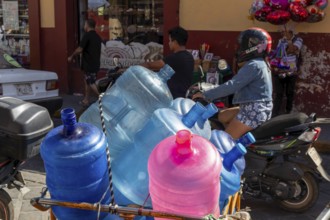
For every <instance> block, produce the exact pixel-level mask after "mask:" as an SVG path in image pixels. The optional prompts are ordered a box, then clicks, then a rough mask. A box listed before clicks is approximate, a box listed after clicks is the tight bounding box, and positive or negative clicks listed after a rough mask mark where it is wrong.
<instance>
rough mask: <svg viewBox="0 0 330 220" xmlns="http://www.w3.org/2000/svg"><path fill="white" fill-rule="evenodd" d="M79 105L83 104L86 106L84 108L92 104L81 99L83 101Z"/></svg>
mask: <svg viewBox="0 0 330 220" xmlns="http://www.w3.org/2000/svg"><path fill="white" fill-rule="evenodd" d="M79 105H81V106H82V107H84V108H87V107H88V106H89V105H90V104H89V103H86V102H84V101H83V100H81V101H79Z"/></svg>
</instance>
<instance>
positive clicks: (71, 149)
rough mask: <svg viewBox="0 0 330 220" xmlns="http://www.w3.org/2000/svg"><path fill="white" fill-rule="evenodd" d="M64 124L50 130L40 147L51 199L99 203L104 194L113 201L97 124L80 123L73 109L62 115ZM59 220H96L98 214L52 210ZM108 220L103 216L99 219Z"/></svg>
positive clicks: (105, 214) (60, 209) (56, 208)
mask: <svg viewBox="0 0 330 220" xmlns="http://www.w3.org/2000/svg"><path fill="white" fill-rule="evenodd" d="M61 117H62V121H63V125H62V126H59V127H57V128H54V129H53V130H51V131H50V132H49V133H48V134H47V136H46V137H45V139H44V141H43V142H42V144H41V150H40V153H41V157H42V159H43V160H44V164H45V169H46V184H47V187H48V189H49V192H50V195H51V198H52V199H54V200H64V201H71V202H88V203H97V202H100V201H101V198H102V196H103V195H104V194H105V197H104V200H103V201H101V202H102V203H104V204H108V203H109V202H110V194H109V192H108V191H107V187H108V186H109V175H108V169H107V158H106V138H105V136H104V134H103V132H102V131H100V130H99V129H98V128H96V127H95V126H94V125H90V124H86V123H77V121H76V115H75V113H74V110H73V109H70V108H68V109H63V110H62V112H61ZM52 211H53V212H54V214H55V216H56V218H57V219H59V220H63V219H70V220H71V219H86V220H87V219H88V220H89V219H96V218H97V212H94V211H83V210H78V209H71V208H63V207H60V206H54V207H52ZM106 217H109V215H108V214H107V213H101V218H100V219H105V218H106Z"/></svg>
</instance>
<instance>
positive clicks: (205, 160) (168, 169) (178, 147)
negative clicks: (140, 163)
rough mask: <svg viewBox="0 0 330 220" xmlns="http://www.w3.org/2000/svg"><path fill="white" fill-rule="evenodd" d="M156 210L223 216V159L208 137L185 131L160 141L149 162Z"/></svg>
mask: <svg viewBox="0 0 330 220" xmlns="http://www.w3.org/2000/svg"><path fill="white" fill-rule="evenodd" d="M148 171H149V174H150V181H149V182H150V196H151V200H152V205H153V209H154V210H158V211H166V212H171V213H179V214H186V215H191V216H195V217H200V218H202V217H204V216H206V215H208V214H213V216H214V217H215V218H218V217H219V213H220V210H219V203H218V199H219V194H220V183H219V173H220V171H221V159H220V156H219V154H218V153H217V151H216V149H215V148H214V146H213V145H212V144H211V143H210V142H209V141H208V140H206V139H205V138H202V137H200V136H198V135H194V134H191V133H190V132H189V131H188V130H181V131H179V132H177V134H176V135H173V136H170V137H168V138H166V139H165V140H163V141H162V142H160V143H159V144H158V145H157V147H156V148H155V149H154V150H153V151H152V154H151V155H150V158H149V162H148Z"/></svg>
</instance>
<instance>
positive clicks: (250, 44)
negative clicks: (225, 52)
mask: <svg viewBox="0 0 330 220" xmlns="http://www.w3.org/2000/svg"><path fill="white" fill-rule="evenodd" d="M238 45H239V48H238V51H237V61H238V62H239V63H240V62H244V61H248V60H251V59H253V58H258V57H266V56H267V55H268V53H269V52H270V51H271V47H272V38H271V36H270V35H269V34H268V32H267V31H265V30H263V29H261V28H249V29H247V30H245V31H242V32H241V33H240V35H239V36H238Z"/></svg>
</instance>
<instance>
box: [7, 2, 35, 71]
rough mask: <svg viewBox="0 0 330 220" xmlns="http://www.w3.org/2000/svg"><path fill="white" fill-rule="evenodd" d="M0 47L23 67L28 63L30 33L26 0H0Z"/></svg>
mask: <svg viewBox="0 0 330 220" xmlns="http://www.w3.org/2000/svg"><path fill="white" fill-rule="evenodd" d="M0 49H2V50H3V51H5V52H6V53H7V54H10V55H11V56H12V57H14V58H16V59H17V61H18V62H19V63H20V64H22V65H23V66H24V67H28V66H29V64H30V58H29V57H30V34H29V16H28V1H27V0H2V1H0Z"/></svg>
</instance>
